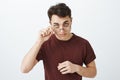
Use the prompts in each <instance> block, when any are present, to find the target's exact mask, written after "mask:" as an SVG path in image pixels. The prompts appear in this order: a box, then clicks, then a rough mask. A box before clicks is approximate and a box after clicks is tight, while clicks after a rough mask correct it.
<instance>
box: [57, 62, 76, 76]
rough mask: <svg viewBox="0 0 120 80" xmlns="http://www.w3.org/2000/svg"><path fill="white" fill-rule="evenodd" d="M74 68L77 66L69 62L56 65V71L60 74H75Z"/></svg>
mask: <svg viewBox="0 0 120 80" xmlns="http://www.w3.org/2000/svg"><path fill="white" fill-rule="evenodd" d="M76 68H77V65H76V64H73V63H72V62H70V61H65V62H62V63H59V64H58V70H59V71H60V72H61V73H62V74H67V73H75V72H76Z"/></svg>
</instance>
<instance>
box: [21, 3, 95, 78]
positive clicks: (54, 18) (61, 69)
mask: <svg viewBox="0 0 120 80" xmlns="http://www.w3.org/2000/svg"><path fill="white" fill-rule="evenodd" d="M48 16H49V20H50V26H49V27H47V28H46V29H43V30H41V31H40V34H39V37H38V39H37V41H36V43H35V44H34V45H33V47H32V48H31V49H30V51H29V52H28V53H27V54H26V55H25V57H24V59H23V61H22V65H21V71H22V72H23V73H27V72H29V71H30V70H31V69H32V68H33V67H34V66H35V65H36V64H37V63H38V62H39V60H43V64H44V69H45V70H44V71H45V80H82V76H83V77H89V78H93V77H95V76H96V66H95V61H94V60H95V58H96V56H95V54H94V51H93V49H92V47H91V45H90V44H89V42H88V41H87V40H85V39H83V38H81V37H79V36H77V35H75V34H74V33H71V24H72V18H71V10H70V8H69V7H68V6H67V5H66V4H64V3H59V4H56V5H54V6H51V7H50V8H49V10H48ZM83 64H85V65H86V66H85V67H83Z"/></svg>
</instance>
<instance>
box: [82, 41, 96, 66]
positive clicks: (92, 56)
mask: <svg viewBox="0 0 120 80" xmlns="http://www.w3.org/2000/svg"><path fill="white" fill-rule="evenodd" d="M94 59H96V55H95V53H94V50H93V48H92V47H91V45H90V43H89V42H88V41H87V42H86V56H85V60H84V63H85V64H86V65H87V64H89V63H90V62H92V61H93V60H94Z"/></svg>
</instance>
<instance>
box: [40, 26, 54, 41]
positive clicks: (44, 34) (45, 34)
mask: <svg viewBox="0 0 120 80" xmlns="http://www.w3.org/2000/svg"><path fill="white" fill-rule="evenodd" d="M52 34H53V30H52V27H51V26H49V27H47V28H45V29H42V30H40V33H39V36H38V40H39V41H42V42H45V41H47V40H48V39H49V38H50V36H51V35H52Z"/></svg>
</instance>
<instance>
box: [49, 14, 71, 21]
mask: <svg viewBox="0 0 120 80" xmlns="http://www.w3.org/2000/svg"><path fill="white" fill-rule="evenodd" d="M70 20H71V18H70V17H69V16H66V17H59V16H57V15H52V17H51V22H52V23H64V22H66V21H68V22H69V21H70Z"/></svg>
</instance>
